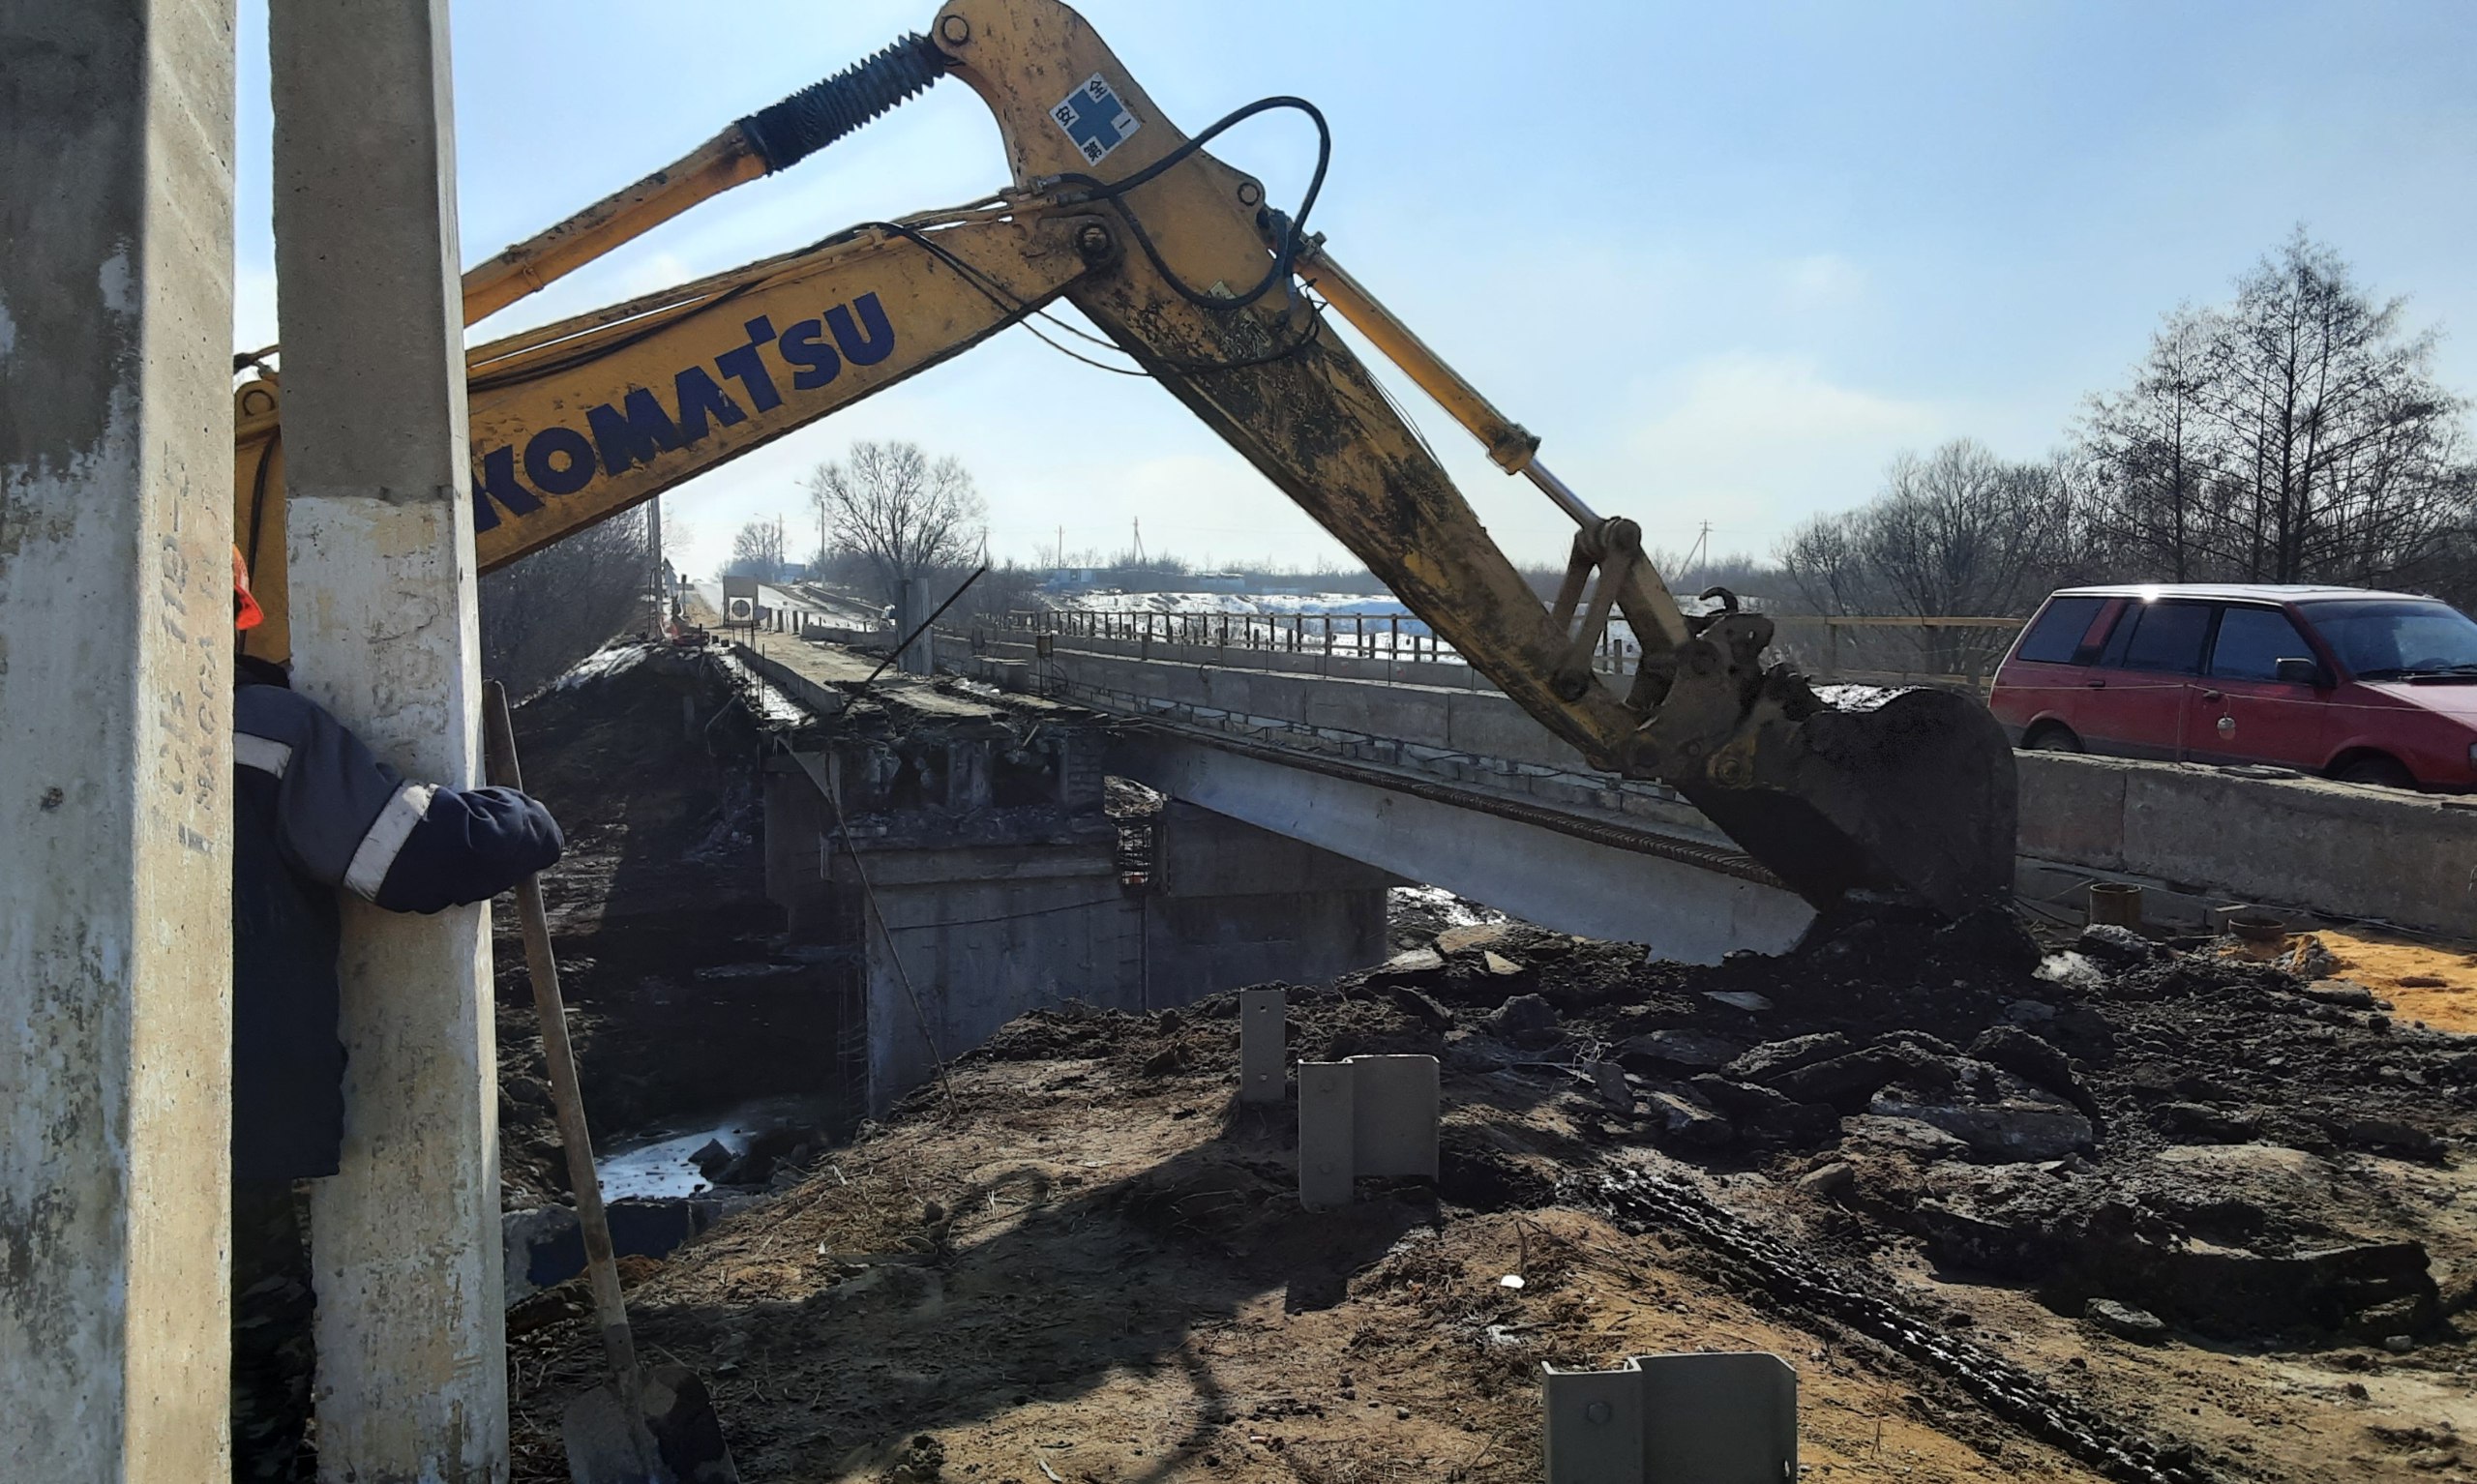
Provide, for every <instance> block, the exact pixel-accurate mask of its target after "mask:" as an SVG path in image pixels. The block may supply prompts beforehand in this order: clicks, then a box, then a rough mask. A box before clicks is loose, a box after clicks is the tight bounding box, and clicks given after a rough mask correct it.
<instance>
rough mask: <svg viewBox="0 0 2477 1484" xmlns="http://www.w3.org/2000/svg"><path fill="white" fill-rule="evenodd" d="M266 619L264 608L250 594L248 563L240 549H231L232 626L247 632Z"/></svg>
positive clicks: (236, 631) (235, 629)
mask: <svg viewBox="0 0 2477 1484" xmlns="http://www.w3.org/2000/svg"><path fill="white" fill-rule="evenodd" d="M266 621H267V615H266V609H264V608H259V607H258V600H257V599H255V598H254V597H252V596H250V564H249V563H248V562H245V561H243V560H241V549H240V548H239V547H234V548H233V549H232V628H233V631H234V632H235V633H247V632H248V631H250V630H252V629H254V628H256V627H257V626H258V625H260V624H262V623H264V622H266Z"/></svg>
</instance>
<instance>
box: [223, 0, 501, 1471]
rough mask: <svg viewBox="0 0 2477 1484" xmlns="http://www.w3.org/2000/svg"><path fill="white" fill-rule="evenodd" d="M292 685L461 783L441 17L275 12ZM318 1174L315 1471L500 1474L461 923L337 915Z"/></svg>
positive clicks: (467, 924) (373, 737)
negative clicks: (333, 1110) (332, 1089)
mask: <svg viewBox="0 0 2477 1484" xmlns="http://www.w3.org/2000/svg"><path fill="white" fill-rule="evenodd" d="M269 37H270V41H271V45H272V50H273V69H272V71H273V82H274V93H275V202H276V211H275V228H276V268H277V283H278V292H279V298H278V305H279V308H280V310H281V311H282V314H283V320H284V447H285V477H286V482H287V483H288V485H289V486H290V506H289V519H288V521H287V526H288V530H287V542H286V551H287V554H288V557H289V560H290V562H291V568H292V572H291V578H292V582H291V591H292V652H293V661H294V665H295V673H296V684H298V685H299V686H300V687H301V689H302V690H304V691H305V692H307V693H308V694H309V695H311V696H313V697H317V698H318V699H319V700H320V701H322V702H324V703H325V704H326V705H327V706H328V707H330V708H331V709H332V710H334V711H335V713H336V714H337V715H338V716H339V717H341V718H342V719H343V721H344V722H345V724H346V725H348V726H350V727H353V728H354V729H355V730H357V731H358V732H360V733H361V735H362V736H363V738H365V739H366V740H367V741H368V742H369V743H370V745H371V746H372V747H373V749H374V750H375V751H376V752H377V753H378V755H379V756H380V757H385V758H387V759H389V760H390V761H392V762H394V763H395V764H396V765H397V766H398V767H400V768H402V769H403V770H404V772H405V773H406V774H407V775H408V776H410V777H412V778H415V779H418V780H422V781H426V782H433V783H440V784H447V785H451V786H456V787H469V786H471V785H473V784H474V783H476V782H478V781H479V778H480V774H481V756H482V753H481V739H480V727H479V715H480V711H479V704H478V703H479V697H480V685H479V680H480V677H479V671H478V661H477V653H478V645H477V642H476V631H475V614H474V573H473V554H472V553H473V530H472V508H471V505H470V503H469V501H468V498H467V492H466V482H467V476H466V454H465V426H464V358H463V312H462V306H463V299H462V294H461V292H460V290H459V287H458V282H457V281H458V274H457V248H456V241H457V236H456V190H455V150H454V123H453V118H452V113H451V110H450V106H449V101H450V94H449V81H448V44H447V0H372V3H368V4H352V5H343V4H337V3H313V0H277V4H276V5H275V6H274V7H273V10H272V14H271V20H270V26H269ZM490 984H491V974H490V936H489V915H488V909H487V908H486V907H480V906H476V907H467V908H463V909H460V910H452V911H447V912H441V913H439V914H437V915H436V916H432V917H415V916H392V915H389V914H387V913H383V912H379V911H377V910H376V909H374V908H373V907H370V906H368V905H364V904H362V903H360V902H358V901H349V902H347V903H346V905H345V917H344V947H343V1033H344V1042H345V1046H346V1048H347V1049H348V1051H349V1053H350V1055H351V1063H350V1070H349V1072H348V1074H347V1079H346V1083H345V1098H346V1104H345V1107H346V1114H345V1133H344V1149H343V1172H342V1173H341V1174H339V1175H337V1176H336V1177H335V1178H333V1179H330V1180H324V1181H321V1182H319V1186H318V1189H317V1192H316V1195H315V1197H314V1199H313V1205H312V1213H311V1215H312V1232H313V1250H314V1261H315V1267H316V1272H317V1288H318V1397H319V1405H318V1468H319V1476H320V1478H322V1479H328V1480H343V1479H352V1480H357V1481H360V1484H396V1481H410V1480H415V1479H419V1480H424V1481H433V1484H462V1481H476V1480H491V1479H502V1478H504V1477H506V1472H507V1378H506V1369H505V1356H504V1350H505V1328H504V1324H503V1321H502V1317H501V1311H500V1297H501V1287H500V1276H499V1274H500V1266H501V1253H500V1243H499V1227H498V1198H499V1175H498V1157H497V1100H496V1097H495V1093H494V1089H493V1082H494V1075H495V1067H494V1049H493V1047H492V1025H491V1016H490V1011H489V1006H490V997H489V996H490Z"/></svg>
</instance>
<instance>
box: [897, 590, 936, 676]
mask: <svg viewBox="0 0 2477 1484" xmlns="http://www.w3.org/2000/svg"><path fill="white" fill-rule="evenodd" d="M899 596H900V597H901V599H902V601H901V602H899V603H897V604H896V605H895V611H894V622H895V636H894V637H895V638H897V639H898V640H900V639H901V638H903V637H904V636H905V635H907V634H910V632H911V631H912V630H914V629H917V628H919V627H920V625H921V624H922V623H923V622H925V621H927V619H928V617H929V613H930V609H931V608H932V605H931V603H930V602H929V579H927V578H906V579H903V590H902V592H901V594H900V595H899ZM937 653H938V645H937V640H936V639H935V638H931V637H930V636H929V635H927V634H923V635H921V636H920V638H917V639H914V640H913V641H912V642H910V643H909V644H906V645H904V647H903V653H902V654H901V655H900V656H898V657H897V659H896V661H895V668H896V669H899V670H901V671H902V672H903V673H905V674H907V675H926V674H930V673H932V672H934V671H935V670H936V669H937V668H938V664H937Z"/></svg>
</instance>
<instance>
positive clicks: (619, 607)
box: [481, 510, 646, 696]
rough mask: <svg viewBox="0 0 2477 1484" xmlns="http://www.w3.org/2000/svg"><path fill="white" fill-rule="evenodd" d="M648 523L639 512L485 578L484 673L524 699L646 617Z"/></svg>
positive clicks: (586, 531) (625, 514)
mask: <svg viewBox="0 0 2477 1484" xmlns="http://www.w3.org/2000/svg"><path fill="white" fill-rule="evenodd" d="M645 559H646V542H645V521H644V516H643V513H642V510H631V511H626V512H623V513H622V514H620V515H617V516H614V517H612V519H608V520H604V521H602V522H600V523H599V524H595V525H589V526H586V527H585V528H584V529H582V530H580V531H575V532H572V533H570V534H569V535H567V536H564V537H562V538H560V539H559V540H558V541H556V542H554V543H552V545H550V546H547V547H544V548H543V549H541V550H539V551H536V552H534V553H533V554H532V555H530V556H526V557H522V558H520V559H519V560H517V561H515V562H512V563H510V564H509V565H508V566H505V567H502V568H500V569H499V570H498V571H496V572H493V573H492V574H491V575H490V576H488V577H486V578H484V579H482V587H481V609H482V668H483V670H484V672H485V673H487V674H489V675H490V676H491V678H492V679H494V680H497V681H499V682H500V683H502V684H504V685H505V686H506V687H507V688H508V689H509V690H510V691H512V692H514V693H515V694H516V695H518V696H524V695H528V694H530V693H531V692H534V691H537V690H539V689H541V688H542V687H543V686H545V685H548V684H550V683H551V682H552V680H555V679H557V678H558V677H559V675H560V674H562V673H563V672H565V671H566V669H567V668H568V667H569V666H571V665H574V664H575V663H576V662H577V661H579V660H582V659H583V658H584V657H585V656H586V655H588V654H591V653H592V652H593V651H595V650H596V649H599V648H601V647H602V645H603V644H604V643H605V642H607V641H608V640H609V639H610V638H612V636H613V635H615V634H619V633H621V632H623V631H626V630H628V629H631V628H634V627H636V626H638V625H640V624H642V622H643V621H644V618H645V612H646V608H645V601H644V594H645Z"/></svg>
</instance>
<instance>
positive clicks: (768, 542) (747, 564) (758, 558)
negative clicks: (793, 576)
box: [723, 517, 783, 582]
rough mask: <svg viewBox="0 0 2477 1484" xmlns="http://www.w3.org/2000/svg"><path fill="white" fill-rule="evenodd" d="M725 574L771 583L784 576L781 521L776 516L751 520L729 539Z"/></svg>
mask: <svg viewBox="0 0 2477 1484" xmlns="http://www.w3.org/2000/svg"><path fill="white" fill-rule="evenodd" d="M723 570H724V572H725V573H727V574H729V575H730V576H731V577H743V578H755V579H758V580H759V581H761V582H771V581H775V580H777V579H780V578H781V577H782V576H783V522H782V519H780V518H779V517H778V518H776V519H770V520H751V521H749V522H748V523H747V524H745V525H742V526H741V527H740V528H739V530H738V531H737V532H735V533H733V535H732V536H731V564H730V565H729V566H727V567H725V568H724V569H723Z"/></svg>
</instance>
